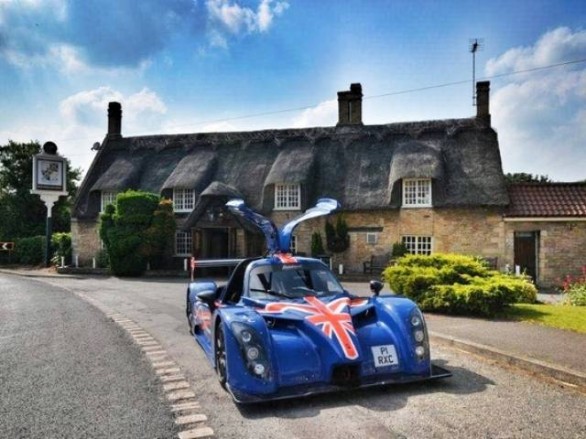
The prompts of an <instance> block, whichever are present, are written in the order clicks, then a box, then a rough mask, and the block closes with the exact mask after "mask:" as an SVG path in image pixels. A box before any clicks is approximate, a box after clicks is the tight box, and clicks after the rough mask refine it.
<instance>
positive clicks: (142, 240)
mask: <svg viewBox="0 0 586 439" xmlns="http://www.w3.org/2000/svg"><path fill="white" fill-rule="evenodd" d="M158 205H159V196H158V195H156V194H151V193H147V192H141V191H127V192H123V193H120V194H118V195H117V197H116V203H115V206H112V205H110V206H107V208H106V211H105V212H104V213H103V214H102V216H101V223H100V237H101V238H102V241H104V244H105V246H106V249H107V251H108V255H109V258H110V269H111V270H112V272H113V273H114V274H116V275H117V276H139V275H141V274H142V273H143V272H144V270H145V268H146V261H147V260H146V256H147V253H148V252H145V245H148V243H149V242H150V241H149V239H148V235H147V231H148V229H149V227H150V226H151V223H152V222H153V216H154V213H155V210H156V209H157V207H158ZM172 231H173V233H175V229H174V228H173V229H172Z"/></svg>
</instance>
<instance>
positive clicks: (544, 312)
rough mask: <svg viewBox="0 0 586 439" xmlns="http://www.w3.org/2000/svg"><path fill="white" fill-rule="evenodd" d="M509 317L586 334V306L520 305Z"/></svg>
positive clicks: (514, 306) (517, 305) (508, 313)
mask: <svg viewBox="0 0 586 439" xmlns="http://www.w3.org/2000/svg"><path fill="white" fill-rule="evenodd" d="M507 317H508V318H510V319H513V320H518V321H523V322H529V323H536V324H538V325H544V326H550V327H552V328H559V329H567V330H569V331H575V332H581V333H583V334H586V306H569V305H546V304H536V305H529V304H525V303H518V304H515V305H513V306H512V307H511V308H510V309H509V310H508V311H507Z"/></svg>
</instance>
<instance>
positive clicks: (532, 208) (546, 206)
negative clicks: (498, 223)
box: [506, 183, 586, 217]
mask: <svg viewBox="0 0 586 439" xmlns="http://www.w3.org/2000/svg"><path fill="white" fill-rule="evenodd" d="M509 197H510V200H511V204H510V205H509V207H508V209H507V212H506V216H508V217H584V216H586V183H516V184H512V185H511V186H510V187H509Z"/></svg>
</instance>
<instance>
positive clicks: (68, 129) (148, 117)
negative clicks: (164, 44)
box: [0, 87, 167, 171]
mask: <svg viewBox="0 0 586 439" xmlns="http://www.w3.org/2000/svg"><path fill="white" fill-rule="evenodd" d="M111 101H117V102H120V103H121V104H122V111H123V119H122V135H126V136H131V135H141V134H150V133H153V132H161V127H162V126H163V124H164V115H165V114H166V113H167V107H166V105H165V103H164V102H163V101H162V100H161V98H160V97H159V96H158V95H157V94H156V93H155V92H153V91H152V90H149V89H148V88H144V89H142V90H141V91H139V92H137V93H133V94H130V95H124V94H123V93H121V92H119V91H117V90H114V89H112V88H110V87H99V88H96V89H94V90H85V91H82V92H79V93H76V94H74V95H72V96H69V97H67V98H66V99H64V100H63V101H61V103H60V104H59V113H58V114H54V115H52V116H51V117H50V119H49V118H45V119H43V120H35V123H34V124H23V125H19V126H17V125H15V126H13V127H11V128H10V129H9V130H5V131H0V139H2V141H1V142H0V144H4V143H6V142H7V141H8V140H9V139H10V140H14V141H15V142H28V141H30V140H38V141H39V142H40V143H44V142H46V141H48V140H52V141H54V142H56V143H57V145H58V147H59V152H60V154H62V155H64V156H65V157H67V158H69V159H70V160H71V162H72V164H73V166H75V167H82V168H83V170H84V171H87V170H88V168H89V166H90V164H91V162H92V160H93V157H94V154H95V152H94V151H91V147H92V145H93V144H94V143H95V142H101V141H102V140H103V139H104V136H105V135H106V132H107V128H108V119H107V111H108V103H109V102H111Z"/></svg>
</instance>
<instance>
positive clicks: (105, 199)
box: [100, 191, 118, 212]
mask: <svg viewBox="0 0 586 439" xmlns="http://www.w3.org/2000/svg"><path fill="white" fill-rule="evenodd" d="M116 195H118V194H117V193H116V192H106V191H102V203H101V204H100V212H105V211H106V206H107V205H108V204H114V203H115V202H116Z"/></svg>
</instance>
